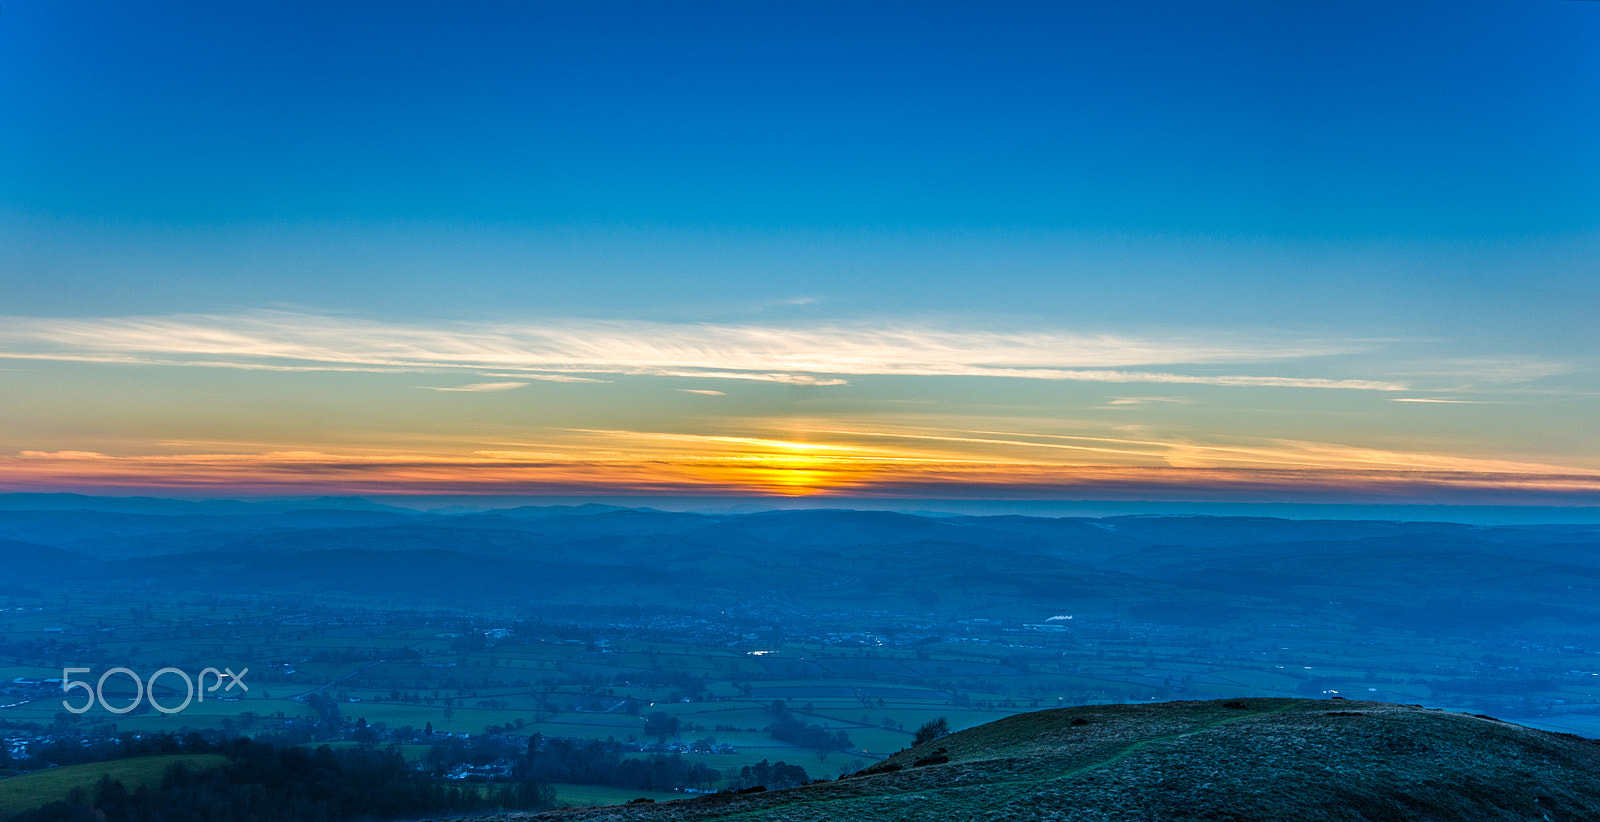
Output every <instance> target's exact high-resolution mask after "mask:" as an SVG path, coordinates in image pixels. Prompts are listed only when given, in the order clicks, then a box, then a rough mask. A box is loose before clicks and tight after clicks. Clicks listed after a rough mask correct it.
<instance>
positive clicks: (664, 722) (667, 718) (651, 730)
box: [644, 711, 678, 742]
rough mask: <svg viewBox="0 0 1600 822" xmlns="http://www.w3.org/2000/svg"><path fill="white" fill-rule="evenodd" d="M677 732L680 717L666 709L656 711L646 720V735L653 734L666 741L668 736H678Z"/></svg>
mask: <svg viewBox="0 0 1600 822" xmlns="http://www.w3.org/2000/svg"><path fill="white" fill-rule="evenodd" d="M677 733H678V718H677V717H675V716H673V715H671V714H669V713H666V712H665V711H656V712H655V713H653V714H651V715H650V716H648V717H646V718H645V720H644V735H645V736H653V737H655V738H656V739H659V740H661V741H663V742H665V741H666V739H667V737H669V736H676V735H677Z"/></svg>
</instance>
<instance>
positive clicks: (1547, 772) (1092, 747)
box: [495, 699, 1600, 822]
mask: <svg viewBox="0 0 1600 822" xmlns="http://www.w3.org/2000/svg"><path fill="white" fill-rule="evenodd" d="M941 758H942V759H947V760H948V761H940V759H941ZM930 759H931V760H932V761H928V760H930ZM919 761H922V762H923V763H924V764H921V765H918V764H917V763H918V762H919ZM495 818H496V819H501V820H513V819H539V820H567V822H578V821H579V820H582V822H621V820H662V821H664V820H701V819H706V820H710V819H735V818H736V819H740V820H746V821H749V822H753V821H754V820H785V822H788V821H789V820H796V821H798V820H927V822H934V821H935V820H994V821H995V822H999V821H1000V820H1202V819H1203V820H1237V821H1238V822H1244V820H1287V819H1295V820H1411V819H1416V820H1435V821H1436V822H1445V821H1446V820H1495V819H1506V820H1510V819H1518V820H1524V819H1526V820H1541V819H1542V820H1554V821H1557V822H1559V820H1578V819H1590V820H1592V819H1600V743H1597V742H1594V741H1590V740H1585V739H1580V738H1578V737H1571V736H1564V735H1558V734H1551V733H1547V732H1543V731H1536V730H1532V729H1529V728H1523V727H1521V726H1517V725H1511V724H1508V723H1503V722H1499V721H1496V720H1492V719H1488V718H1482V717H1475V716H1468V715H1463V714H1452V713H1445V712H1442V711H1437V710H1427V709H1424V708H1420V707H1415V706H1404V705H1391V704H1386V703H1377V702H1353V701H1323V700H1298V699H1245V700H1229V701H1210V702H1172V703H1164V704H1158V705H1100V706H1087V707H1078V708H1063V709H1058V710H1049V711H1039V712H1035V713H1029V714H1021V715H1018V716H1013V717H1010V718H1007V719H1003V720H1000V721H998V722H992V723H989V724H987V725H981V726H979V727H976V728H972V729H969V730H966V731H962V732H960V733H957V734H953V735H951V736H948V737H945V738H943V739H940V740H938V741H936V742H933V743H930V744H927V745H924V746H921V747H918V748H914V749H911V750H908V751H902V752H901V753H899V754H896V755H895V756H894V757H891V758H890V759H888V760H885V761H884V762H882V763H879V764H877V765H874V766H873V767H872V768H869V769H868V770H867V771H864V772H863V773H861V774H858V775H855V776H852V777H849V778H846V779H842V780H839V781H837V782H826V783H818V784H814V785H808V786H805V787H802V788H793V789H789V790H783V791H772V792H767V793H754V794H744V795H737V796H730V795H719V796H710V797H703V798H696V799H686V800H681V801H676V802H670V803H659V804H653V805H633V806H621V807H613V808H599V809H588V810H570V811H556V812H552V813H550V814H544V815H538V816H528V815H518V814H507V815H502V816H500V817H495Z"/></svg>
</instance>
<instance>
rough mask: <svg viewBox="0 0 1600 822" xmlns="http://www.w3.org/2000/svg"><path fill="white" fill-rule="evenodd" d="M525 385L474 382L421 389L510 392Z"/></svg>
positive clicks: (429, 386)
mask: <svg viewBox="0 0 1600 822" xmlns="http://www.w3.org/2000/svg"><path fill="white" fill-rule="evenodd" d="M525 385H527V383H525V382H475V383H472V384H471V385H458V386H455V387H453V388H443V387H437V386H431V385H425V386H422V387H423V388H426V389H428V390H429V391H510V390H511V389H513V388H521V387H523V386H525Z"/></svg>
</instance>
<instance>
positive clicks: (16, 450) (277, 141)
mask: <svg viewBox="0 0 1600 822" xmlns="http://www.w3.org/2000/svg"><path fill="white" fill-rule="evenodd" d="M330 6H337V8H330ZM1596 146H1600V3H1592V2H1576V1H1575V0H1504V1H1503V2H1460V1H1459V0H1457V1H1454V2H1432V3H1429V2H1414V3H1413V2H1399V3H1397V2H1392V0H1391V2H1371V3H1364V2H1339V3H1332V2H1329V3H1269V2H1214V3H1193V2H1127V0H1120V1H1119V2H1093V3H1088V2H1081V3H1080V2H1074V3H1063V2H1052V3H999V4H996V3H985V4H978V3H972V4H962V5H957V4H929V3H904V4H895V3H868V4H844V3H839V4H826V3H805V4H787V5H780V4H770V3H737V4H736V3H726V4H715V3H681V4H655V5H648V6H647V5H643V4H607V3H562V4H555V3H551V4H532V3H529V4H522V3H476V4H474V3H465V4H445V5H441V4H437V3H431V4H420V3H416V4H414V3H394V2H385V3H381V4H380V3H370V4H363V3H345V4H329V3H293V2H290V3H282V2H280V3H272V4H217V3H200V2H192V3H156V2H152V3H142V4H126V3H92V2H74V3H53V2H42V1H34V2H29V1H28V0H23V1H21V2H17V1H16V0H13V2H7V3H6V4H5V6H4V13H3V15H0V488H6V489H13V490H79V491H91V492H107V491H110V492H115V493H158V494H179V495H186V496H215V495H226V494H272V493H289V494H304V493H361V494H378V493H428V494H455V493H483V494H569V493H581V494H605V493H615V494H623V495H639V494H664V495H672V494H684V495H695V496H715V495H719V494H720V495H729V496H749V495H761V494H771V495H811V496H817V497H821V498H828V497H833V496H845V497H852V496H853V497H875V496H876V497H895V496H904V497H914V498H939V497H945V498H1018V499H1171V500H1190V499H1193V500H1245V501H1248V500H1284V501H1330V502H1344V501H1402V500H1403V501H1415V502H1445V503H1453V502H1461V503H1466V502H1473V503H1479V502H1491V503H1526V504H1552V503H1553V504H1585V505H1593V504H1600V425H1597V423H1596V420H1597V419H1600V322H1597V320H1596V317H1597V316H1600V151H1596V148H1595V147H1596Z"/></svg>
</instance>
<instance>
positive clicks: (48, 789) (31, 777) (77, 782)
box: [0, 754, 228, 814]
mask: <svg viewBox="0 0 1600 822" xmlns="http://www.w3.org/2000/svg"><path fill="white" fill-rule="evenodd" d="M227 761H228V758H227V757H225V756H223V755H221V754H162V755H158V756H136V757H132V758H129V759H114V760H111V761H110V762H93V763H90V764H87V765H68V766H66V767H62V768H51V769H49V770H45V771H35V772H33V773H27V774H23V775H21V776H13V777H10V778H8V779H3V780H0V814H6V813H18V812H21V811H25V810H28V809H30V808H37V807H39V806H41V805H48V804H50V803H51V802H56V801H58V800H63V799H66V798H67V796H68V794H70V793H71V792H72V791H73V789H75V788H81V789H83V790H84V791H87V792H88V795H89V796H91V797H92V796H93V795H94V792H95V787H96V786H97V785H99V784H100V778H101V777H102V776H109V777H111V779H112V780H114V781H117V782H121V783H122V784H123V787H126V788H127V789H128V790H130V791H132V790H136V789H138V788H139V787H140V786H142V785H157V784H160V782H161V778H162V777H163V776H165V775H166V772H167V768H169V767H171V766H172V765H173V764H174V763H178V762H182V763H183V764H184V765H186V766H188V767H189V768H190V769H192V770H196V771H200V770H205V769H207V768H215V767H217V766H218V765H222V764H224V763H226V762H227Z"/></svg>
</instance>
